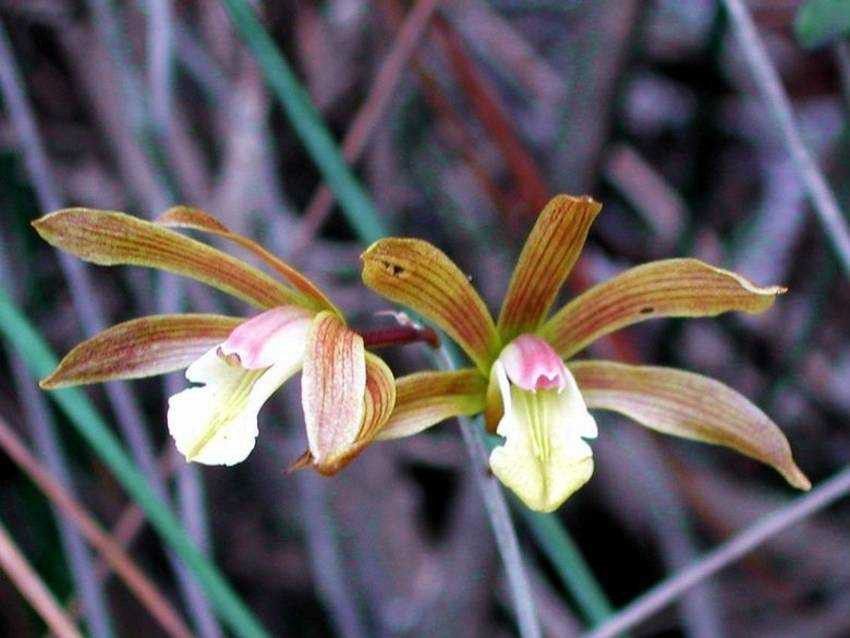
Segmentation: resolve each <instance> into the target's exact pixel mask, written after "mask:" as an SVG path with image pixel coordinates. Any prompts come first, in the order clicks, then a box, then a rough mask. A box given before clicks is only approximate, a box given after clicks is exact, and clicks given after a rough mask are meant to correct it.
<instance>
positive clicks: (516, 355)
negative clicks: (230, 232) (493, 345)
mask: <svg viewBox="0 0 850 638" xmlns="http://www.w3.org/2000/svg"><path fill="white" fill-rule="evenodd" d="M499 361H501V362H502V365H504V366H505V372H506V373H507V375H508V378H509V379H510V380H511V382H512V383H514V384H515V385H517V386H519V387H520V388H522V389H523V390H529V391H531V392H536V391H537V390H557V391H558V392H561V391H562V390H563V389H564V388H565V387H566V385H567V369H566V366H564V362H563V361H562V360H561V357H559V356H558V353H557V352H555V351H554V349H553V348H552V346H550V345H549V344H548V343H546V342H545V341H544V340H543V339H541V338H540V337H537V336H535V335H532V334H523V335H520V336H519V337H517V338H516V339H514V340H513V341H511V342H510V343H509V344H508V345H507V346H505V348H504V349H503V350H502V352H501V354H500V355H499Z"/></svg>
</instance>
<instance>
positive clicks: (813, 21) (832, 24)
mask: <svg viewBox="0 0 850 638" xmlns="http://www.w3.org/2000/svg"><path fill="white" fill-rule="evenodd" d="M794 31H795V33H796V34H797V40H798V41H799V42H800V44H802V45H803V46H804V47H808V48H815V47H820V46H824V45H826V44H831V43H833V42H836V41H838V40H840V39H841V38H844V37H847V36H848V35H850V2H848V1H847V0H808V1H807V2H805V3H804V4H803V5H802V6H801V7H800V8H799V9H798V10H797V17H796V18H795V19H794Z"/></svg>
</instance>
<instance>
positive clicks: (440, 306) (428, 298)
mask: <svg viewBox="0 0 850 638" xmlns="http://www.w3.org/2000/svg"><path fill="white" fill-rule="evenodd" d="M361 259H362V260H363V282H364V283H365V284H366V285H367V286H369V287H370V288H372V289H373V290H374V291H375V292H377V293H379V294H381V295H383V296H384V297H386V298H388V299H390V300H392V301H395V302H396V303H400V304H403V305H405V306H408V307H409V308H412V309H413V310H415V311H416V312H418V313H419V314H421V315H422V316H424V317H426V318H427V319H429V320H430V321H433V322H434V323H435V324H437V325H438V326H439V327H440V328H442V329H443V330H445V331H446V333H448V335H449V336H450V337H451V338H452V339H454V340H455V341H456V342H457V343H458V344H459V345H460V346H461V347H462V348H463V349H464V351H466V353H467V355H469V357H470V359H472V361H474V362H475V365H477V366H478V368H479V369H480V370H481V371H482V372H484V373H486V372H488V371H489V370H490V364H491V363H492V362H493V360H494V359H495V358H496V356H497V355H498V354H499V349H500V341H499V336H498V335H497V334H496V327H495V325H494V324H493V318H492V317H491V316H490V313H489V311H488V310H487V307H486V306H485V305H484V302H483V301H482V300H481V297H479V296H478V293H477V292H475V289H474V288H473V287H472V285H471V284H470V283H469V280H468V279H467V277H466V275H464V274H463V272H461V270H460V269H459V268H458V267H457V266H456V265H455V264H454V262H452V260H451V259H449V258H448V257H447V256H446V255H445V253H443V252H442V251H441V250H440V249H438V248H436V247H435V246H432V245H431V244H429V243H428V242H426V241H422V240H419V239H405V238H399V237H389V238H386V239H381V240H378V241H377V242H375V243H374V244H372V245H371V246H370V247H369V248H368V249H367V250H366V252H364V253H363V254H362V255H361Z"/></svg>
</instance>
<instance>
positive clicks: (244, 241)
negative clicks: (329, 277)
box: [156, 206, 341, 314]
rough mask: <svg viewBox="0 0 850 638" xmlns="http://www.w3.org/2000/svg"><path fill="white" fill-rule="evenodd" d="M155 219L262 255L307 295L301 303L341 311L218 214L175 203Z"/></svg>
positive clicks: (318, 290) (166, 224)
mask: <svg viewBox="0 0 850 638" xmlns="http://www.w3.org/2000/svg"><path fill="white" fill-rule="evenodd" d="M156 222H157V223H158V224H160V225H162V226H168V227H169V228H189V229H192V230H200V231H203V232H207V233H212V234H213V235H218V236H219V237H224V238H225V239H228V240H230V241H232V242H234V243H235V244H237V245H239V246H241V247H242V248H245V249H246V250H249V251H250V252H252V253H253V254H254V255H256V256H257V257H259V258H260V259H261V260H262V261H263V263H265V264H266V265H267V266H269V267H270V268H271V269H272V270H274V271H275V272H276V273H277V274H279V275H280V276H281V277H283V278H284V279H285V280H286V281H288V282H289V283H290V284H291V285H292V286H293V287H294V288H295V289H296V290H298V291H299V292H301V293H302V294H303V295H304V296H305V299H304V303H303V304H302V305H306V306H309V307H312V308H313V309H314V310H317V311H318V310H332V311H334V312H336V313H338V314H341V313H340V312H339V310H338V309H337V307H336V306H334V305H333V303H332V302H331V300H330V299H328V298H327V296H325V294H324V293H323V292H322V291H321V290H320V289H319V287H318V286H316V284H314V283H313V282H312V281H310V280H309V279H308V278H307V277H305V276H304V275H302V274H301V273H300V272H298V271H297V270H296V269H295V268H293V267H292V266H290V265H289V264H287V263H286V262H285V261H283V260H282V259H280V258H279V257H278V256H277V255H274V254H273V253H271V252H269V251H268V250H266V249H265V248H263V247H262V246H261V245H260V244H258V243H257V242H255V241H253V240H252V239H248V238H247V237H243V236H242V235H240V234H238V233H234V232H233V231H232V230H230V229H229V228H228V227H227V226H225V225H224V224H222V223H221V222H220V221H218V220H217V219H216V218H215V217H213V216H212V215H210V214H208V213H205V212H204V211H202V210H201V209H200V208H194V207H192V206H175V207H173V208H170V209H168V210H167V211H165V213H163V214H162V216H161V217H160V218H159V219H157V220H156Z"/></svg>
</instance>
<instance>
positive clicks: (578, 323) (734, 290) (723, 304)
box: [538, 259, 785, 359]
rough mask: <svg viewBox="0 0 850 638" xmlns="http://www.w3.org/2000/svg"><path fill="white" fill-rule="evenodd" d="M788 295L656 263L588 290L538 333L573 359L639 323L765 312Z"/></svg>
mask: <svg viewBox="0 0 850 638" xmlns="http://www.w3.org/2000/svg"><path fill="white" fill-rule="evenodd" d="M783 292H785V289H784V288H782V287H781V286H766V287H762V286H757V285H755V284H754V283H752V282H751V281H748V280H747V279H745V278H744V277H742V276H741V275H738V274H736V273H734V272H730V271H728V270H723V269H722V268H715V267H714V266H711V265H709V264H706V263H704V262H701V261H699V260H697V259H665V260H662V261H653V262H649V263H648V264H643V265H641V266H636V267H635V268H631V269H629V270H627V271H625V272H624V273H621V274H620V275H617V276H616V277H614V278H613V279H609V280H608V281H605V282H603V283H601V284H598V285H596V286H594V287H593V288H591V289H590V290H587V291H585V292H584V293H582V294H581V295H579V296H578V297H576V298H575V299H573V300H572V301H570V302H569V303H568V304H567V305H566V306H564V307H563V308H562V309H561V310H559V311H558V312H557V313H555V315H553V316H552V318H551V319H549V320H548V321H547V322H546V323H545V324H544V325H543V326H541V327H540V329H539V330H538V334H539V335H540V336H541V337H543V338H544V339H546V341H548V342H549V343H551V344H552V346H553V347H554V348H555V350H556V351H557V352H558V354H559V355H561V357H563V358H564V359H569V358H570V357H572V356H573V355H574V354H576V353H577V352H579V351H580V350H583V349H584V348H585V347H587V346H588V345H589V344H591V343H592V342H593V341H595V340H596V339H598V338H599V337H602V336H604V335H606V334H609V333H611V332H614V331H615V330H619V329H620V328H624V327H626V326H629V325H631V324H634V323H637V322H639V321H645V320H646V319H653V318H656V317H713V316H716V315H718V314H721V313H723V312H730V311H743V312H749V313H759V312H763V311H765V310H767V309H768V308H770V307H771V306H772V305H773V302H774V300H775V299H776V296H777V295H779V294H781V293H783Z"/></svg>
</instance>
